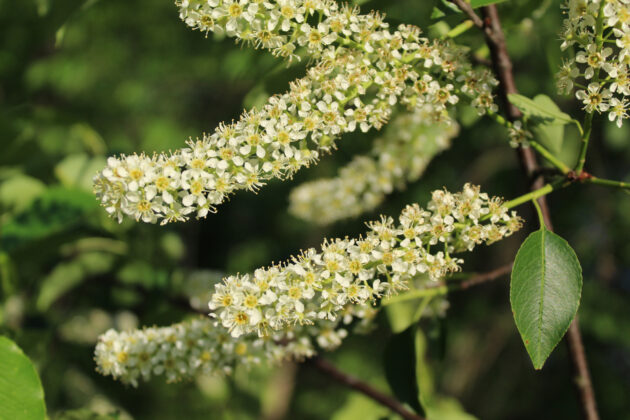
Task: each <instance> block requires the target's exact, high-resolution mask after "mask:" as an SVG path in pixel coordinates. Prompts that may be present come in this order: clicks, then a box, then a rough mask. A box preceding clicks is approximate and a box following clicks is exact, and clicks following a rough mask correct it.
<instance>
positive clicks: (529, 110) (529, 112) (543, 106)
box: [508, 93, 573, 124]
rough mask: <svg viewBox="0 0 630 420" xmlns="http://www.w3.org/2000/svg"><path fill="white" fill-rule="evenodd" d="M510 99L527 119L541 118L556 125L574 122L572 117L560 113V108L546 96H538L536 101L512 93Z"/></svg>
mask: <svg viewBox="0 0 630 420" xmlns="http://www.w3.org/2000/svg"><path fill="white" fill-rule="evenodd" d="M508 98H509V100H510V102H511V103H512V104H514V106H515V107H517V108H518V109H520V110H521V112H522V113H523V115H525V116H526V117H527V118H539V119H543V120H546V121H547V122H549V123H556V124H569V123H571V122H573V119H572V118H571V116H570V115H569V114H566V113H564V112H562V111H560V108H558V106H557V105H556V104H555V103H554V102H553V100H551V98H549V97H548V96H546V95H538V96H536V97H535V98H534V99H529V98H528V97H526V96H523V95H518V94H516V93H511V94H509V95H508Z"/></svg>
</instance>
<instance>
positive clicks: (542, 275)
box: [536, 227, 547, 358]
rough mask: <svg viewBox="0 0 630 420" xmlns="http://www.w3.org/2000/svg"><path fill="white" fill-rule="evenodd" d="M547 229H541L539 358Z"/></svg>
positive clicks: (537, 351)
mask: <svg viewBox="0 0 630 420" xmlns="http://www.w3.org/2000/svg"><path fill="white" fill-rule="evenodd" d="M545 231H546V229H545V228H544V227H543V228H542V229H541V247H540V249H541V251H542V252H541V254H542V256H541V262H542V267H541V273H540V274H541V276H540V304H539V308H538V340H536V354H537V355H538V358H540V357H541V356H540V352H541V347H542V335H543V328H542V324H543V307H544V302H545V274H546V273H545V272H546V268H547V260H546V257H547V254H546V253H545V233H546V232H545Z"/></svg>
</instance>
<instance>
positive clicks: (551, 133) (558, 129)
mask: <svg viewBox="0 0 630 420" xmlns="http://www.w3.org/2000/svg"><path fill="white" fill-rule="evenodd" d="M534 102H535V103H536V104H538V105H540V106H541V107H542V108H544V109H548V110H551V112H552V113H554V114H556V113H557V114H562V115H566V116H568V115H567V114H565V113H564V112H562V111H561V110H560V108H559V107H558V105H556V103H555V102H554V101H553V100H552V99H551V98H550V97H549V96H547V95H536V96H535V97H534ZM534 122H535V125H534V127H533V131H534V134H535V135H536V137H537V138H538V139H539V141H540V142H541V143H542V144H543V146H546V147H547V148H548V149H549V150H551V151H552V152H553V153H556V154H558V153H560V151H561V150H562V143H563V141H564V125H565V124H566V121H564V120H561V121H559V120H555V121H552V122H549V121H547V120H543V121H538V122H536V121H534Z"/></svg>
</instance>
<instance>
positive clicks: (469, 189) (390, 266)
mask: <svg viewBox="0 0 630 420" xmlns="http://www.w3.org/2000/svg"><path fill="white" fill-rule="evenodd" d="M368 226H369V228H370V230H369V231H368V232H367V234H366V236H365V237H364V238H359V239H348V238H346V239H335V240H332V241H325V242H324V243H323V245H322V247H321V251H316V250H315V249H313V248H311V249H308V250H306V251H304V252H302V253H301V255H299V256H298V257H293V259H292V260H291V261H290V262H287V263H286V264H284V265H275V266H272V267H269V268H261V269H258V270H256V271H255V272H254V274H253V275H250V274H246V275H235V276H229V277H226V278H225V279H223V282H222V283H219V284H217V285H215V292H214V294H213V295H212V300H211V302H210V309H211V310H212V311H213V315H214V316H216V317H217V318H218V319H219V320H220V322H221V324H222V325H223V326H224V327H225V328H227V329H228V330H229V331H230V333H231V334H232V336H233V337H240V336H242V335H243V334H248V333H252V332H257V333H258V335H259V336H267V335H269V334H270V332H273V331H281V330H283V329H284V328H286V327H289V328H291V327H290V326H293V325H304V324H313V323H315V322H317V321H319V320H322V319H328V320H331V321H334V320H336V319H337V318H338V316H339V314H340V313H341V312H343V310H344V308H346V307H347V306H348V305H365V304H369V303H371V302H375V301H376V300H377V299H379V298H380V297H381V296H389V295H392V294H394V293H397V292H398V291H399V290H401V289H405V288H407V287H408V282H409V280H410V279H412V278H413V277H414V276H417V275H419V274H422V273H426V274H428V276H429V278H431V279H432V280H438V279H441V278H443V277H444V276H446V275H447V274H449V273H452V272H455V271H458V270H459V264H460V263H461V262H462V260H461V259H460V258H457V257H455V256H453V254H454V253H457V252H461V251H464V250H472V249H473V248H474V247H475V245H478V244H481V243H484V242H485V243H487V244H488V243H492V242H495V241H497V240H500V239H502V238H503V237H505V236H508V235H510V234H512V233H513V232H515V231H516V230H518V229H519V228H520V227H521V219H520V218H519V217H518V216H517V215H516V214H515V213H514V212H512V213H511V214H508V210H507V209H506V208H505V207H504V206H503V205H502V201H501V200H500V199H499V198H496V197H493V198H489V197H488V195H487V194H485V193H481V192H480V191H479V187H476V186H471V185H469V184H466V185H465V187H464V190H463V191H462V192H460V193H456V194H451V193H449V192H447V191H444V190H437V191H434V192H433V195H432V200H431V201H430V202H429V204H428V206H427V209H426V210H425V209H422V208H420V207H419V206H418V205H417V204H414V205H409V206H407V207H406V208H405V209H404V210H403V211H402V213H401V215H400V217H399V223H398V224H395V223H394V220H393V219H392V218H391V217H382V218H381V220H380V221H377V222H371V223H368Z"/></svg>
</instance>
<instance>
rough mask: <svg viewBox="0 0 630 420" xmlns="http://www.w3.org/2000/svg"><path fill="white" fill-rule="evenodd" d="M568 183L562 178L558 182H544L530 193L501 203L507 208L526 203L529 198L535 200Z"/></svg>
mask: <svg viewBox="0 0 630 420" xmlns="http://www.w3.org/2000/svg"><path fill="white" fill-rule="evenodd" d="M568 184H569V183H568V182H566V181H564V180H562V181H558V182H553V183H550V184H546V185H544V186H543V187H541V188H539V189H537V190H534V191H532V192H530V193H527V194H523V195H521V196H520V197H516V198H515V199H513V200H510V201H506V202H505V203H504V204H503V206H505V207H507V208H508V209H511V208H513V207H516V206H520V205H521V204H523V203H526V202H528V201H530V200H536V199H538V198H540V197H542V196H543V195H547V194H549V193H550V192H552V191H555V190H559V189H560V188H564V187H565V186H567V185H568Z"/></svg>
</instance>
